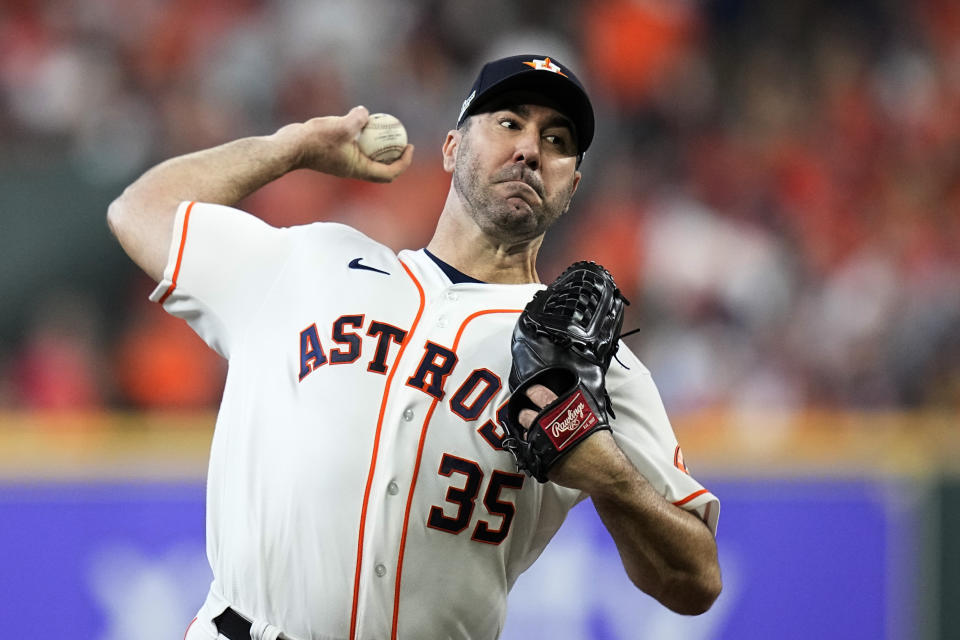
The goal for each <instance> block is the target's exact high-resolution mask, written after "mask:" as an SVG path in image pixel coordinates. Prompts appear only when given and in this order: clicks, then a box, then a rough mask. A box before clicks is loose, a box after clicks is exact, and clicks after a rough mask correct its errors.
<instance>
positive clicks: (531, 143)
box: [513, 131, 540, 169]
mask: <svg viewBox="0 0 960 640" xmlns="http://www.w3.org/2000/svg"><path fill="white" fill-rule="evenodd" d="M513 161H514V162H522V163H524V164H525V165H527V166H528V167H530V168H531V169H538V168H539V167H540V134H539V133H537V132H536V131H524V132H522V133H521V134H520V135H519V136H517V138H516V145H515V146H514V149H513Z"/></svg>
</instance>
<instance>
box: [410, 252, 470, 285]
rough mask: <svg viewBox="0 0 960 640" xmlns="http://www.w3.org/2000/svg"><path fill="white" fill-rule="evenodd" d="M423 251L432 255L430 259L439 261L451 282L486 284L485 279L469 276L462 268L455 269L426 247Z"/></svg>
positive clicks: (438, 264) (439, 265)
mask: <svg viewBox="0 0 960 640" xmlns="http://www.w3.org/2000/svg"><path fill="white" fill-rule="evenodd" d="M423 252H424V253H425V254H427V255H428V256H430V259H431V260H433V261H434V262H436V263H437V266H438V267H440V270H441V271H443V273H444V274H445V275H446V276H447V277H448V278H450V282H452V283H453V284H463V283H465V282H474V283H477V284H486V283H485V282H484V281H483V280H477V279H476V278H473V277H471V276H468V275H467V274H465V273H464V272H463V271H460V270H458V269H455V268H453V267H451V266H450V265H448V264H447V263H446V262H444V261H443V260H441V259H440V258H438V257H437V256H435V255H433V254H432V253H430V252H429V251H427V250H426V249H424V250H423Z"/></svg>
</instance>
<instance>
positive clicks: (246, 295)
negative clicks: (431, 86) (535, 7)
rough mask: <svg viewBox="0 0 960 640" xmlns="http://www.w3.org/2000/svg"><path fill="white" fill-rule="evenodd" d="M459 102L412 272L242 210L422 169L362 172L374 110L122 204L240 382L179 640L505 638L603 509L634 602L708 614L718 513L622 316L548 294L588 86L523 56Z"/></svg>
mask: <svg viewBox="0 0 960 640" xmlns="http://www.w3.org/2000/svg"><path fill="white" fill-rule="evenodd" d="M465 98H466V99H465V101H464V103H463V108H462V110H461V112H460V114H459V116H458V117H457V119H456V125H457V126H456V128H455V129H453V130H451V131H450V132H448V133H447V135H446V139H445V140H444V142H443V145H442V153H443V164H444V168H445V169H446V170H447V171H448V172H449V173H450V174H451V175H452V179H451V185H450V190H449V193H448V196H447V199H446V201H445V202H444V203H443V204H442V208H441V209H440V212H439V217H438V221H437V225H436V230H435V233H434V235H433V237H432V239H431V240H430V242H429V244H428V245H427V246H426V247H425V248H422V249H419V250H405V251H401V252H399V253H395V252H393V251H392V250H390V249H389V248H387V247H386V246H384V245H383V244H380V243H379V242H377V241H376V240H374V239H372V238H369V237H367V236H365V235H364V234H362V233H360V232H359V231H357V230H355V229H352V228H350V227H348V226H344V225H342V224H335V223H328V222H317V223H314V224H309V225H304V226H297V227H291V228H275V227H272V226H269V225H267V224H266V223H264V222H263V221H261V220H259V219H257V218H255V217H253V216H251V215H249V214H247V213H244V212H242V211H240V210H238V209H236V208H234V205H236V204H237V203H238V202H240V201H241V200H242V199H243V198H244V197H246V196H248V195H249V194H251V193H252V192H254V191H255V190H257V189H258V188H260V187H262V186H263V185H265V184H267V183H269V182H271V181H273V180H276V179H278V178H280V177H281V176H283V175H284V174H286V173H288V172H289V171H292V170H294V169H310V170H314V171H319V172H322V173H327V174H331V175H334V176H341V177H349V178H358V179H363V180H371V181H377V182H390V181H392V180H394V179H396V178H397V177H398V176H400V175H401V174H402V173H403V172H404V171H405V170H406V169H407V168H408V167H409V166H410V164H411V162H412V161H413V147H412V146H410V145H407V146H406V147H405V149H404V150H403V153H402V155H401V156H400V157H399V159H397V160H396V161H394V162H392V163H390V164H385V163H383V162H377V161H374V160H373V159H371V158H369V157H367V156H365V155H364V154H363V153H361V151H360V149H359V146H358V144H357V139H358V135H359V134H360V132H361V131H362V130H363V128H364V126H365V124H366V123H367V121H368V119H369V115H370V114H369V113H368V112H367V110H366V109H365V108H363V107H355V108H353V109H351V110H350V111H349V112H348V113H347V114H346V115H344V116H338V117H321V118H314V119H311V120H308V121H306V122H301V123H295V124H290V125H288V126H285V127H283V128H281V129H279V130H278V131H276V132H275V133H274V134H272V135H268V136H263V137H251V138H244V139H240V140H236V141H233V142H230V143H227V144H224V145H222V146H219V147H215V148H212V149H207V150H204V151H199V152H196V153H192V154H189V155H185V156H181V157H178V158H174V159H171V160H168V161H166V162H163V163H161V164H159V165H158V166H156V167H154V168H152V169H150V170H149V171H147V172H146V173H145V174H144V175H143V176H141V177H140V178H139V179H137V180H136V181H135V182H134V183H133V184H131V185H130V186H129V187H128V188H127V189H126V190H125V191H124V193H123V194H122V195H120V197H118V198H117V199H116V200H115V201H114V202H113V203H112V204H111V206H110V208H109V211H108V216H107V219H108V223H109V226H110V228H111V230H112V231H113V233H114V234H115V235H116V237H117V238H118V240H119V241H120V243H121V245H122V246H123V248H124V250H125V251H126V252H127V253H128V254H129V256H130V257H131V259H133V261H134V262H136V264H138V265H139V266H140V267H141V268H142V269H143V270H144V271H146V273H147V274H149V275H150V276H151V277H152V278H154V279H155V280H156V282H157V283H158V285H157V288H156V289H155V290H154V292H153V294H152V296H151V299H152V300H154V301H156V302H157V303H159V304H161V305H163V308H164V309H165V310H166V311H167V312H169V313H171V314H173V315H175V316H177V317H180V318H183V319H184V320H185V321H186V322H187V323H188V324H189V325H190V326H191V327H192V328H193V330H194V331H196V333H197V334H198V335H200V337H202V338H203V340H204V341H205V342H206V343H207V344H208V345H209V346H210V347H211V348H212V349H214V350H216V351H217V352H218V353H219V354H221V355H222V356H223V357H224V358H226V359H227V360H228V362H229V372H228V375H227V380H226V387H225V389H224V393H223V400H222V403H221V406H220V410H219V414H218V416H217V422H216V429H215V432H214V436H213V443H212V447H211V451H210V465H209V472H208V481H207V555H208V558H209V561H210V566H211V568H212V570H213V576H214V579H213V582H212V584H211V585H210V591H209V595H208V596H207V598H206V601H205V602H204V603H203V604H202V606H201V607H200V609H199V613H198V614H197V617H196V619H195V620H194V621H193V622H192V623H190V626H189V628H188V631H187V636H186V637H187V639H188V640H201V639H213V638H228V639H230V640H250V639H251V638H253V639H255V640H261V639H265V640H274V639H276V638H288V639H290V640H348V639H349V640H374V639H376V640H385V639H396V638H402V639H405V640H406V639H412V640H423V639H434V638H436V639H441V638H442V639H446V638H456V639H464V640H466V639H468V638H469V639H494V638H497V637H498V635H499V634H500V631H501V629H502V627H503V623H504V619H505V613H506V600H507V594H508V592H509V591H510V588H511V587H512V586H513V584H514V582H515V581H516V579H517V577H518V576H519V575H520V574H521V573H523V571H524V570H526V569H527V568H528V567H529V566H530V565H531V564H532V563H533V562H534V561H536V559H537V557H538V556H539V555H540V553H541V552H542V551H543V550H544V548H545V547H546V545H547V544H548V543H549V541H550V539H551V538H552V537H553V535H554V534H555V533H556V531H557V530H558V528H559V527H560V525H561V524H562V523H563V520H564V517H565V516H566V514H567V512H568V511H569V510H570V509H571V508H572V507H573V506H574V505H576V504H577V503H578V502H580V501H581V500H584V499H587V498H589V499H590V500H591V502H592V504H593V506H594V507H595V508H596V510H597V512H598V514H599V516H600V518H601V519H602V521H603V523H604V525H605V526H606V528H607V529H608V531H609V532H610V535H611V536H612V538H613V540H614V541H615V542H616V545H617V548H618V550H619V552H620V556H621V558H622V561H623V566H624V569H625V570H626V572H627V574H628V575H629V577H630V579H631V580H632V581H633V583H634V584H635V585H636V586H637V587H638V589H640V590H642V591H643V592H645V593H647V594H649V595H650V596H652V597H653V598H656V599H657V600H658V601H660V602H661V603H663V605H665V606H666V607H669V608H670V609H672V610H674V611H677V612H681V613H687V614H698V613H701V612H703V611H706V610H707V609H708V608H709V607H710V606H711V604H712V603H713V601H714V600H715V599H716V597H717V596H718V594H719V592H720V589H721V581H720V573H719V567H718V563H717V551H716V544H715V539H714V535H715V531H716V526H717V517H718V514H719V502H718V500H717V498H716V497H715V496H714V495H713V494H712V493H710V491H709V490H708V489H706V488H704V487H703V486H701V485H700V484H699V483H698V482H697V481H696V480H695V479H694V478H693V477H692V476H691V475H690V474H689V473H688V472H687V469H686V468H685V466H684V464H683V461H682V456H681V454H680V448H679V446H678V443H677V440H676V437H675V435H674V433H673V430H672V428H671V426H670V423H669V421H668V419H667V416H666V413H665V411H664V407H663V404H662V402H661V400H660V396H659V394H658V391H657V389H656V387H655V385H654V382H653V380H652V379H651V377H650V373H649V371H648V370H647V369H646V368H645V367H644V366H643V364H642V363H641V362H640V361H639V360H638V359H637V357H636V356H635V355H634V354H633V353H631V352H630V350H629V349H628V348H627V347H626V346H625V345H624V344H623V343H622V342H621V341H620V339H619V338H620V331H621V328H622V321H623V309H624V306H625V305H626V304H628V301H627V300H626V298H625V297H624V295H623V294H622V293H621V292H620V291H619V290H618V289H617V287H616V284H615V283H614V281H613V278H612V277H611V275H610V274H609V273H607V272H606V270H605V269H603V267H601V266H600V265H598V264H595V263H593V262H586V261H584V262H578V263H575V264H573V265H571V267H570V268H569V269H568V270H567V271H566V272H565V273H564V274H563V275H562V276H561V277H560V278H558V279H557V280H556V281H555V282H553V283H551V284H549V285H548V286H545V285H544V284H541V283H540V281H539V278H538V276H537V271H536V258H537V254H538V251H539V249H540V246H541V243H542V242H543V240H544V235H545V233H546V231H547V230H548V229H549V228H550V226H551V225H552V224H553V223H554V222H555V221H556V220H557V219H558V218H559V217H560V216H561V215H563V214H564V213H565V212H566V211H567V209H568V207H569V205H570V201H571V198H572V197H573V195H574V193H575V192H576V190H577V186H578V184H579V182H580V179H581V172H580V167H581V162H582V161H583V159H584V152H586V151H587V149H588V148H589V146H590V143H591V141H592V139H593V136H594V113H593V108H592V106H591V102H590V99H589V98H588V95H587V93H586V91H585V90H584V87H583V85H582V84H581V82H580V81H579V80H578V79H577V77H576V75H574V73H573V72H572V71H571V70H570V69H569V68H567V67H566V66H565V65H563V64H561V63H560V62H559V61H557V60H556V59H555V58H552V57H548V56H544V55H519V56H512V57H508V58H503V59H500V60H495V61H492V62H489V63H487V64H486V65H484V66H483V68H482V69H481V71H480V73H479V75H478V76H477V78H476V81H475V82H474V84H473V86H472V88H471V89H470V90H469V91H467V92H466V94H465ZM451 119H452V118H451ZM439 204H440V203H438V205H439ZM637 597H644V596H642V595H640V594H639V593H638V596H637ZM184 622H185V623H186V622H187V621H184Z"/></svg>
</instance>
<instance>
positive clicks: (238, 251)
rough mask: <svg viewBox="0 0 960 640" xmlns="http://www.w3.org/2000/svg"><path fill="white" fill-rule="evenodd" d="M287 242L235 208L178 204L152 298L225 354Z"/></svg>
mask: <svg viewBox="0 0 960 640" xmlns="http://www.w3.org/2000/svg"><path fill="white" fill-rule="evenodd" d="M289 244H290V243H289V242H288V234H286V233H285V230H284V229H278V228H276V227H272V226H270V225H268V224H267V223H265V222H263V221H262V220H260V219H259V218H256V217H255V216H253V215H250V214H249V213H246V212H244V211H240V210H239V209H234V208H232V207H227V206H223V205H215V204H204V203H199V202H184V203H181V205H180V207H179V208H178V210H177V214H176V219H175V222H174V228H173V237H172V239H171V242H170V253H169V255H168V257H167V266H166V268H165V269H164V272H163V279H162V280H161V281H160V283H159V284H158V285H157V287H156V289H154V291H153V293H152V294H151V295H150V299H151V300H152V301H154V302H158V303H160V304H161V305H163V308H164V309H165V310H166V311H167V312H168V313H170V314H172V315H174V316H177V317H179V318H183V319H184V320H186V321H187V323H188V324H189V325H190V326H191V327H192V328H193V330H194V331H195V332H196V333H197V335H199V336H200V337H201V338H202V339H203V340H204V341H205V342H206V343H207V344H208V345H209V346H210V347H212V348H213V349H214V350H216V351H217V352H218V353H219V354H220V355H222V356H224V357H227V358H228V357H229V353H230V345H231V343H232V341H233V340H234V339H235V338H236V336H238V335H239V334H240V333H241V332H242V331H243V330H244V328H245V326H246V323H247V322H249V319H250V317H251V315H252V312H253V311H254V309H255V308H256V305H257V304H258V303H259V301H260V300H262V298H263V294H264V293H265V291H266V290H267V289H269V287H270V286H271V284H272V283H273V282H274V281H275V280H276V278H277V276H278V274H279V273H280V272H281V271H282V269H283V267H284V265H285V263H286V261H287V259H288V258H289V256H290V253H291V247H290V246H289Z"/></svg>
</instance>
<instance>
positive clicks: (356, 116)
mask: <svg viewBox="0 0 960 640" xmlns="http://www.w3.org/2000/svg"><path fill="white" fill-rule="evenodd" d="M343 119H344V121H345V124H346V125H347V130H348V131H349V134H350V137H351V138H354V137H356V136H358V135H360V131H361V130H362V129H363V128H364V127H365V126H367V122H369V121H370V112H369V111H368V110H367V108H366V107H364V106H363V105H358V106H356V107H354V108H353V109H350V111H348V112H347V115H345V116H343Z"/></svg>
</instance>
